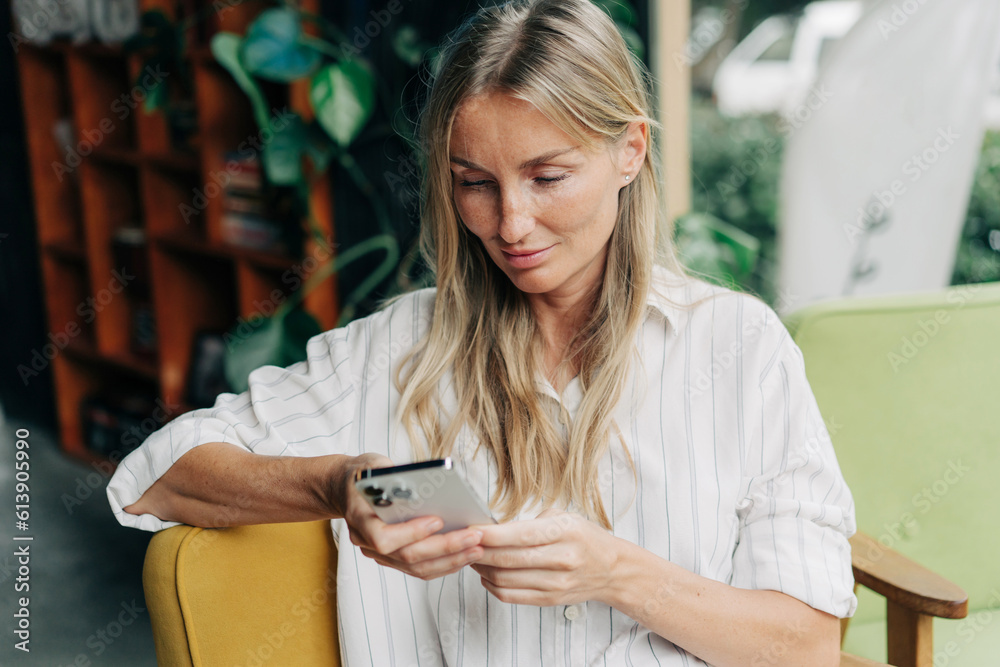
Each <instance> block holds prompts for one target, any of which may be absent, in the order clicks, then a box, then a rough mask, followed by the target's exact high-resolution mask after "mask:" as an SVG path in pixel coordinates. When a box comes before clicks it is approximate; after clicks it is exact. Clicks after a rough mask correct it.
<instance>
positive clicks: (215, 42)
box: [211, 32, 271, 128]
mask: <svg viewBox="0 0 1000 667" xmlns="http://www.w3.org/2000/svg"><path fill="white" fill-rule="evenodd" d="M241 41H242V40H241V39H240V36H239V35H237V34H234V33H231V32H219V33H216V34H215V36H214V37H213V38H212V45H211V48H212V55H213V56H215V59H216V60H217V61H218V62H219V64H220V65H222V67H223V68H225V70H226V71H227V72H229V74H230V75H231V76H232V77H233V79H234V80H235V81H236V85H238V86H239V87H240V88H241V89H242V90H243V92H244V93H246V95H247V97H249V98H250V106H251V107H252V108H253V117H254V120H255V121H256V122H257V127H260V128H264V127H267V124H268V122H269V121H270V119H271V112H270V110H269V109H268V107H267V99H266V98H265V97H264V93H263V91H261V89H260V86H259V85H257V82H256V81H254V80H253V77H251V76H250V74H249V73H247V71H246V70H245V69H244V68H243V63H241V62H240V43H241Z"/></svg>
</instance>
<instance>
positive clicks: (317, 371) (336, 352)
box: [107, 327, 363, 531]
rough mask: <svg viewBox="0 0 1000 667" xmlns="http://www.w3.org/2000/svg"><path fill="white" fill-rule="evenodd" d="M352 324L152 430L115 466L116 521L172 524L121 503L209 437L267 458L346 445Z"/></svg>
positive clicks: (353, 374)
mask: <svg viewBox="0 0 1000 667" xmlns="http://www.w3.org/2000/svg"><path fill="white" fill-rule="evenodd" d="M362 333H363V330H360V329H359V328H357V327H346V328H342V329H334V330H332V331H328V332H326V333H323V334H320V335H318V336H315V337H313V338H312V339H310V340H309V342H308V344H307V346H306V352H307V359H306V360H305V361H302V362H299V363H297V364H293V365H291V366H289V367H287V368H279V367H277V366H264V367H262V368H258V369H257V370H255V371H253V372H252V373H251V374H250V376H249V380H248V384H249V389H248V390H247V391H245V392H243V393H241V394H238V395H236V394H221V395H220V396H219V397H218V398H217V399H216V402H215V406H214V407H212V408H206V409H201V410H193V411H191V412H188V413H186V414H184V415H181V416H180V417H178V418H177V419H174V420H173V421H171V422H170V423H168V424H167V425H166V426H164V427H163V428H161V429H160V430H158V431H156V432H155V433H153V434H152V435H150V436H149V437H148V438H147V439H146V441H145V442H144V443H143V444H142V445H141V446H140V447H139V448H138V449H136V450H135V451H133V452H132V453H131V454H129V455H128V456H127V457H125V459H124V460H122V462H121V463H120V464H119V466H118V468H117V470H116V471H115V474H114V475H113V476H112V478H111V481H110V482H109V484H108V489H107V493H108V501H109V502H110V504H111V508H112V510H113V512H114V514H115V517H116V518H117V519H118V521H119V522H120V523H121V524H122V525H124V526H129V527H133V528H139V529H142V530H149V531H157V530H162V529H164V528H169V527H170V526H174V525H177V524H176V523H173V522H168V521H162V520H160V519H159V518H157V517H155V516H153V515H151V514H143V515H141V516H136V515H133V514H129V513H128V512H125V511H124V509H123V508H124V507H126V506H128V505H131V504H132V503H134V502H136V501H137V500H138V499H139V498H140V496H142V494H143V493H145V491H146V490H147V489H148V488H149V487H150V486H152V485H153V483H154V482H155V481H156V480H157V479H159V478H160V477H161V476H162V475H163V474H164V473H166V471H167V470H168V469H169V468H170V466H172V465H173V464H174V462H176V461H177V459H179V458H180V457H181V456H183V455H184V454H185V453H187V452H189V451H190V450H192V449H194V448H195V447H197V446H199V445H202V444H206V443H209V442H225V443H229V444H233V445H236V446H238V447H241V448H243V449H245V450H246V451H248V452H254V453H257V454H265V455H272V456H281V455H286V456H319V455H323V454H330V453H337V452H343V451H345V450H346V449H347V441H348V438H349V436H350V430H351V429H350V427H351V423H352V420H353V418H354V413H355V409H354V408H355V406H354V393H355V388H356V383H357V374H358V372H359V371H358V369H357V368H355V367H354V366H355V365H356V364H352V363H351V359H352V356H355V355H353V354H352V347H356V346H357V343H356V341H352V340H351V337H352V336H354V337H355V338H356V337H358V336H359V335H361V334H362Z"/></svg>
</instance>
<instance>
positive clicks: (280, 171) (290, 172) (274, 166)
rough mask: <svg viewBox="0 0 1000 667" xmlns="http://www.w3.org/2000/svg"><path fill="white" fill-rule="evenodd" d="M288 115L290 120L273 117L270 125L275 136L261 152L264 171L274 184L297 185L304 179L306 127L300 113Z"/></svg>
mask: <svg viewBox="0 0 1000 667" xmlns="http://www.w3.org/2000/svg"><path fill="white" fill-rule="evenodd" d="M288 115H289V116H290V117H291V120H288V121H281V120H278V119H277V118H272V119H271V122H270V124H269V127H270V129H271V132H272V133H273V135H274V136H273V137H272V138H271V140H270V141H268V142H267V143H265V144H264V149H263V151H262V152H261V161H262V163H263V165H264V173H265V174H266V175H267V180H268V182H269V183H271V184H272V185H295V184H296V183H299V182H300V181H301V180H302V153H303V152H304V151H305V150H306V147H307V144H308V139H307V135H306V128H305V125H304V124H303V123H302V118H301V117H300V116H299V115H298V114H288Z"/></svg>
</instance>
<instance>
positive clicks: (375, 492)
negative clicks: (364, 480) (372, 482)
mask: <svg viewBox="0 0 1000 667" xmlns="http://www.w3.org/2000/svg"><path fill="white" fill-rule="evenodd" d="M365 493H367V494H368V495H369V496H381V495H382V494H383V493H385V492H384V491H383V490H382V489H380V488H378V487H377V486H366V487H365Z"/></svg>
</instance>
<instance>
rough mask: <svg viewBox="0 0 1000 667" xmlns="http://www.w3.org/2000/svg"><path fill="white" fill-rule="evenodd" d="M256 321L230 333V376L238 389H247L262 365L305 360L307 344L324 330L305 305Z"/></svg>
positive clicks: (228, 368) (228, 371) (288, 363)
mask: <svg viewBox="0 0 1000 667" xmlns="http://www.w3.org/2000/svg"><path fill="white" fill-rule="evenodd" d="M255 324H256V321H255V322H253V323H251V322H246V321H245V322H243V323H242V324H241V325H240V326H237V327H234V328H233V330H231V331H230V332H229V333H228V334H227V335H226V341H227V345H228V347H227V350H226V361H225V367H226V379H227V380H228V381H229V385H230V386H231V387H232V388H233V391H235V392H243V391H246V390H247V387H248V386H249V385H248V378H249V376H250V373H251V372H252V371H254V370H256V369H258V368H260V367H261V366H280V367H285V366H289V365H291V364H294V363H296V362H299V361H302V360H304V359H305V358H306V343H308V342H309V339H310V338H312V337H313V336H316V335H318V334H321V333H323V329H322V327H320V325H319V323H318V322H317V321H316V319H315V318H314V317H313V316H312V315H310V314H309V313H307V312H305V311H303V310H302V309H301V308H296V309H294V310H291V311H288V312H287V313H285V314H279V315H275V316H274V317H271V318H269V319H266V320H262V321H259V324H256V326H255ZM248 327H249V328H250V329H251V331H250V332H249V333H248V332H247V331H246V329H247V328H248Z"/></svg>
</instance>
